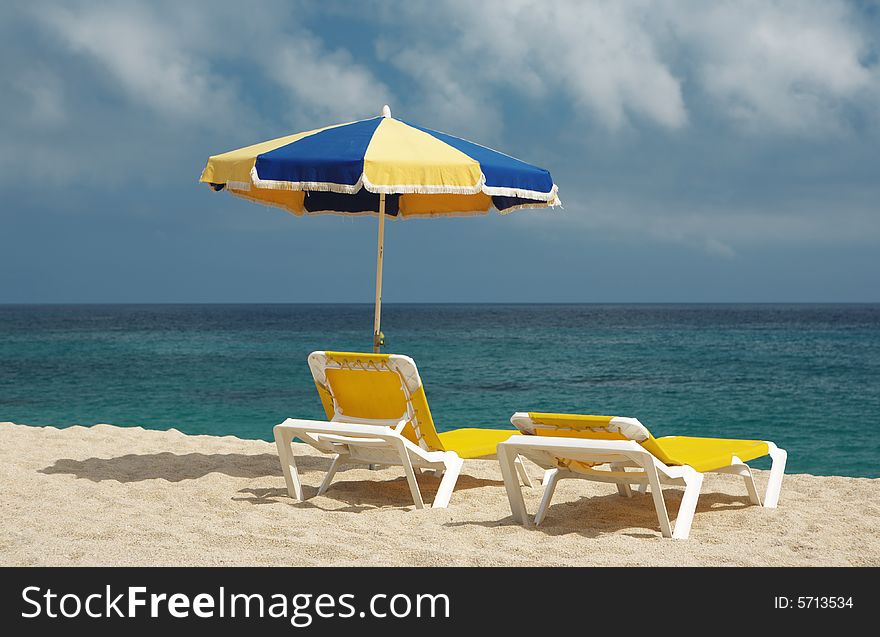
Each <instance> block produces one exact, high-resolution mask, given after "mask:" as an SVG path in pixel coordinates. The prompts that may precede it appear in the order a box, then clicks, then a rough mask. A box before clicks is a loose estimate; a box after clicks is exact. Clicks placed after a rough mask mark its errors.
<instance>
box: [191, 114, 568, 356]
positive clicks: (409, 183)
mask: <svg viewBox="0 0 880 637" xmlns="http://www.w3.org/2000/svg"><path fill="white" fill-rule="evenodd" d="M200 181H202V182H206V183H208V184H210V185H211V187H212V188H214V189H215V190H224V189H225V190H226V191H228V192H230V193H231V194H233V195H235V196H238V197H242V198H244V199H248V200H251V201H255V202H257V203H262V204H266V205H270V206H276V207H278V208H282V209H284V210H287V211H288V212H291V213H293V214H294V215H297V216H302V215H320V214H340V215H346V216H348V215H378V216H379V253H378V260H377V274H376V315H375V321H374V338H373V340H374V349H375V350H376V351H378V349H379V345H381V341H382V334H381V331H380V330H379V317H380V307H381V285H382V253H383V243H384V219H385V216H386V215H389V216H391V217H396V218H408V217H437V216H460V215H475V214H485V213H487V212H488V211H489V210H491V209H493V208H494V209H496V210H498V211H499V212H501V213H507V212H510V211H512V210H516V209H519V208H546V207H550V206H557V205H560V201H559V198H558V196H557V187H556V185H555V184H554V183H553V178H552V177H551V176H550V173H549V172H548V171H546V170H544V169H543V168H538V167H537V166H532V165H531V164H527V163H525V162H523V161H520V160H518V159H515V158H513V157H510V156H509V155H505V154H504V153H500V152H498V151H495V150H492V149H490V148H486V147H485V146H481V145H479V144H475V143H473V142H469V141H467V140H464V139H461V138H459V137H454V136H452V135H447V134H446V133H440V132H437V131H434V130H431V129H428V128H423V127H421V126H416V125H415V124H409V123H407V122H404V121H402V120H397V119H394V118H392V117H391V110H390V109H389V108H388V106H385V108H384V109H383V115H382V116H381V117H374V118H372V119H365V120H360V121H356V122H349V123H346V124H337V125H335V126H328V127H326V128H319V129H315V130H312V131H307V132H305V133H297V134H295V135H288V136H287V137H279V138H278V139H273V140H270V141H267V142H262V143H259V144H254V145H253V146H247V147H245V148H240V149H238V150H233V151H229V152H227V153H222V154H220V155H214V156H212V157H210V158H209V159H208V164H207V165H206V166H205V169H204V171H202V176H201V178H200Z"/></svg>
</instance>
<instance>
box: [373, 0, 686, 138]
mask: <svg viewBox="0 0 880 637" xmlns="http://www.w3.org/2000/svg"><path fill="white" fill-rule="evenodd" d="M407 11H408V14H406V15H407V17H408V19H407V21H406V25H407V27H406V30H407V32H409V33H411V34H412V35H411V36H410V37H407V38H400V37H398V35H397V33H392V34H389V35H387V36H386V37H384V38H382V44H381V46H380V49H379V50H380V52H381V53H382V54H383V55H384V57H385V58H386V59H388V60H389V61H390V62H391V63H392V64H395V65H396V66H397V67H398V68H399V69H401V70H402V71H404V72H405V73H408V74H409V75H411V76H413V77H414V78H415V79H416V81H417V82H418V84H419V86H420V89H421V91H422V92H423V94H424V97H425V101H426V102H429V101H435V102H439V103H443V102H448V101H450V100H456V102H461V103H463V104H464V108H463V109H461V111H462V112H461V116H460V120H461V121H466V118H467V117H470V116H471V110H472V106H471V103H472V102H477V103H485V102H486V101H488V100H487V98H486V97H485V96H487V95H491V94H492V92H494V91H497V89H499V88H504V89H507V90H511V91H512V92H514V93H520V94H523V95H525V96H526V97H527V98H529V99H532V100H536V101H547V100H552V101H556V100H559V99H564V100H566V101H569V102H571V103H572V107H573V110H574V111H575V112H578V111H581V110H584V109H585V110H586V111H587V112H589V113H590V114H591V115H592V117H594V118H596V119H598V120H599V121H601V122H602V123H604V124H605V125H606V126H607V127H609V128H611V129H619V128H621V127H622V126H625V125H627V124H628V123H629V122H630V121H631V120H633V119H638V120H645V121H648V122H651V123H653V124H657V125H659V126H662V127H666V128H679V127H681V126H682V125H684V124H685V123H686V122H687V112H686V109H685V106H684V102H683V99H682V94H681V82H680V80H679V79H678V78H676V77H675V76H674V75H673V73H672V72H671V70H670V69H669V67H668V66H667V65H666V64H664V63H663V61H662V60H661V59H660V58H659V52H658V51H657V49H656V47H655V44H654V41H653V40H652V37H651V35H650V32H649V31H648V29H647V27H648V25H647V22H646V20H645V19H644V16H642V15H641V13H642V11H641V10H640V9H639V8H638V7H636V8H633V7H632V6H631V5H626V4H622V3H612V2H599V3H584V2H577V1H569V2H562V1H560V2H531V1H528V0H518V1H513V2H511V1H509V0H491V1H487V2H480V3H473V2H468V1H467V0H449V1H448V2H446V3H438V4H436V5H435V6H434V8H433V14H432V15H427V16H426V15H424V12H425V11H426V9H425V6H424V5H421V4H419V5H408V6H407ZM399 17H400V16H399V15H398V14H397V13H395V14H394V15H393V16H389V19H398V20H399ZM448 108H449V109H450V110H451V109H453V108H454V104H450V105H449V107H448ZM483 119H484V120H489V121H491V120H492V119H493V113H492V112H491V111H490V114H489V116H488V117H485V118H483ZM494 120H495V123H496V125H497V123H498V122H497V118H494Z"/></svg>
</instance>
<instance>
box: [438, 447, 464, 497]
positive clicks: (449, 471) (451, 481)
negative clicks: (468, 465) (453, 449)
mask: <svg viewBox="0 0 880 637" xmlns="http://www.w3.org/2000/svg"><path fill="white" fill-rule="evenodd" d="M445 465H446V471H444V472H443V479H441V480H440V486H439V487H438V488H437V495H435V496H434V504H433V505H432V508H434V509H445V508H446V507H447V506H448V505H449V498H450V497H452V491H453V490H454V489H455V483H456V482H457V481H458V474H459V473H461V467H462V465H464V460H462V459H461V458H459V457H458V455H455V457H452V456H450V457H449V458H448V459H447V460H446V461H445Z"/></svg>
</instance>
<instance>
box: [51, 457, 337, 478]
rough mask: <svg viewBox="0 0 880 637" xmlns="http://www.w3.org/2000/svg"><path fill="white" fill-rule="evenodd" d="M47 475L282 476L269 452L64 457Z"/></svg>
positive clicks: (311, 466) (320, 462) (303, 464)
mask: <svg viewBox="0 0 880 637" xmlns="http://www.w3.org/2000/svg"><path fill="white" fill-rule="evenodd" d="M297 464H298V465H299V466H300V468H301V469H302V470H304V471H326V470H327V468H328V467H329V466H330V461H329V460H328V459H326V458H309V457H306V458H301V459H298V462H297ZM39 472H40V473H45V474H48V475H54V474H69V475H72V476H75V477H77V478H83V479H85V480H91V481H92V482H101V481H103V480H115V481H116V482H140V481H142V480H167V481H169V482H181V481H183V480H198V479H199V478H203V477H205V476H207V475H209V474H211V473H222V474H225V475H228V476H231V477H233V478H248V479H254V478H264V477H273V476H279V477H280V476H281V466H280V465H279V463H278V456H277V455H275V454H270V453H262V454H243V453H226V454H224V453H216V454H204V453H186V454H176V453H170V452H163V453H146V454H127V455H124V456H117V457H115V458H86V459H85V460H73V459H70V458H61V459H59V460H57V461H56V462H55V464H53V465H51V466H48V467H46V468H44V469H40V471H39Z"/></svg>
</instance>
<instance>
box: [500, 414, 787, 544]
mask: <svg viewBox="0 0 880 637" xmlns="http://www.w3.org/2000/svg"><path fill="white" fill-rule="evenodd" d="M510 421H511V422H512V423H513V424H514V425H515V426H516V427H517V429H519V430H520V431H521V432H523V433H524V434H526V435H520V436H512V437H511V438H509V439H508V440H507V441H505V442H502V443H501V444H499V445H498V460H499V462H500V463H501V473H502V475H503V477H504V486H505V487H506V489H507V497H508V499H509V501H510V509H511V512H512V513H513V517H514V520H516V521H518V522H519V523H521V524H525V523H526V509H525V503H524V502H523V497H522V491H521V490H520V488H519V485H518V484H517V482H516V478H515V475H514V473H512V472H513V471H514V465H513V461H514V460H517V461H518V462H521V460H520V456H522V457H525V458H528V459H530V460H532V461H534V462H535V463H536V464H538V465H540V466H542V467H544V468H545V469H547V471H546V472H545V474H544V495H543V497H542V498H541V502H540V505H539V506H538V512H537V514H536V515H535V524H536V525H537V524H540V523H541V520H543V518H544V516H545V514H546V513H547V507H548V506H549V505H550V499H551V498H552V497H553V491H554V490H555V489H556V483H557V482H559V480H561V479H563V478H581V479H585V480H596V481H599V482H611V483H616V484H617V489H618V492H619V493H620V494H621V495H623V496H626V497H632V491H631V487H630V485H637V488H638V491H639V492H640V493H645V491H646V490H647V488H648V486H650V487H651V495H652V496H653V500H654V508H655V509H656V510H657V518H658V519H659V521H660V529H661V531H662V532H663V536H664V537H670V536H671V537H673V538H676V539H681V540H686V539H687V537H688V535H689V534H690V530H691V522H692V521H693V518H694V510H695V509H696V506H697V499H698V498H699V497H700V487H701V486H702V483H703V474H704V473H708V472H714V473H732V474H735V475H738V476H742V478H743V479H744V480H745V485H746V490H747V491H748V493H749V500H751V502H752V503H753V504H757V505H760V504H761V498H760V496H759V495H758V490H757V489H756V488H755V481H754V479H753V478H752V471H751V469H749V467H748V465H746V464H745V463H746V462H748V461H749V460H754V459H755V458H760V457H762V456H766V455H769V456H770V458H771V459H772V460H773V464H772V468H771V469H770V480H769V482H768V484H767V492H766V494H765V495H764V507H766V508H775V507H776V503H777V501H778V500H779V490H780V488H781V487H782V476H783V473H784V472H785V460H786V457H787V454H786V452H785V450H784V449H780V448H779V447H777V446H776V445H775V444H774V443H772V442H768V441H763V440H726V439H722V438H690V437H686V436H665V437H663V438H654V437H653V436H652V435H651V432H649V431H648V429H647V428H646V427H645V426H644V425H642V423H640V422H639V421H638V420H636V419H635V418H621V417H616V416H581V415H572V414H544V413H523V412H517V413H515V414H514V415H513V416H512V417H511V419H510ZM605 464H607V465H609V466H608V468H599V466H600V465H605ZM627 468H635V470H633V471H627ZM662 484H669V485H683V486H684V487H685V491H684V495H683V497H682V500H681V506H680V507H679V510H678V517H677V519H676V521H675V531H674V532H673V531H672V529H671V528H670V524H669V515H668V514H667V512H666V503H665V502H664V500H663V491H662V489H661V486H660V485H662Z"/></svg>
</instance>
